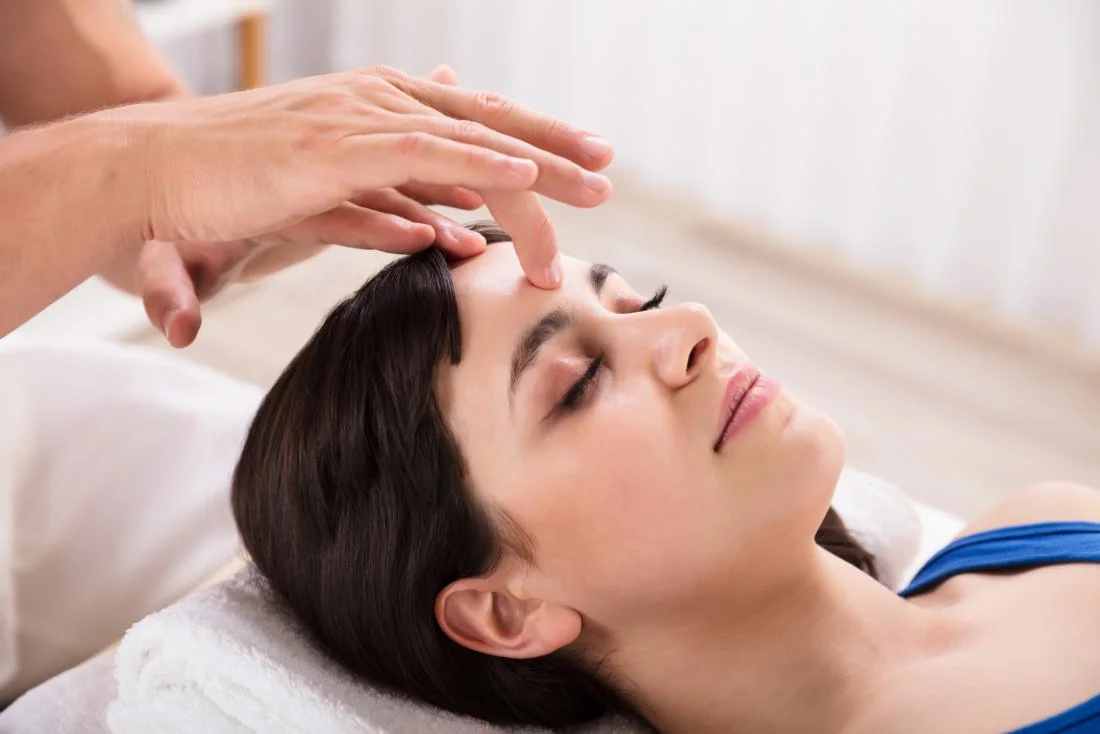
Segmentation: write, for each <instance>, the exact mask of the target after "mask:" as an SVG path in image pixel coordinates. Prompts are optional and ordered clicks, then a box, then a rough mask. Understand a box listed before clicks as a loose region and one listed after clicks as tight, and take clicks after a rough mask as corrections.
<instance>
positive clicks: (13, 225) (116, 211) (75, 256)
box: [0, 118, 145, 336]
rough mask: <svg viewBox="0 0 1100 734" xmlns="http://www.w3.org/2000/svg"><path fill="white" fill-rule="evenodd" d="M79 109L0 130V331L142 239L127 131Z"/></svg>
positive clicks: (137, 178)
mask: <svg viewBox="0 0 1100 734" xmlns="http://www.w3.org/2000/svg"><path fill="white" fill-rule="evenodd" d="M114 130H117V128H113V126H110V125H109V124H108V123H105V122H103V121H101V120H95V119H89V118H82V119H76V120H70V121H66V122H62V123H58V124H55V125H49V126H46V127H38V128H32V129H27V130H21V131H18V132H16V133H13V134H12V135H10V136H8V137H7V138H3V139H0V336H4V335H6V334H7V333H9V332H10V331H12V330H13V329H15V328H16V327H17V326H19V325H20V324H22V323H23V322H24V321H26V320H27V319H29V318H30V317H32V316H34V315H35V314H36V313H38V312H39V311H41V310H42V309H43V308H45V307H46V306H48V305H49V304H50V303H52V302H53V301H55V300H56V299H58V298H60V297H61V296H62V295H64V294H65V293H66V292H68V291H69V290H71V289H72V288H73V287H75V286H77V285H79V284H80V283H81V282H82V281H84V280H85V279H87V278H88V277H90V276H92V275H93V274H95V273H96V272H97V271H98V270H100V269H101V268H103V267H104V266H105V265H106V264H107V263H109V262H111V261H112V260H114V259H115V258H117V257H118V256H120V255H121V254H122V253H123V252H125V251H126V250H128V249H135V248H137V247H139V246H140V244H141V242H142V241H143V232H144V228H145V219H144V211H145V206H144V203H143V199H142V196H143V193H144V191H145V186H144V183H143V182H142V181H141V176H142V173H141V171H142V167H141V164H140V158H139V157H138V155H137V154H136V151H137V148H138V141H136V140H134V139H133V138H131V137H130V135H132V134H133V133H125V134H119V133H117V132H114Z"/></svg>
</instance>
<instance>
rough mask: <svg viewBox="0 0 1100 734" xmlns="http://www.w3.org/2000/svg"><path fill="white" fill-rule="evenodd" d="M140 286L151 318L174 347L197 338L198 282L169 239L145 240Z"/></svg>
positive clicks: (200, 319)
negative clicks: (188, 270) (192, 276)
mask: <svg viewBox="0 0 1100 734" xmlns="http://www.w3.org/2000/svg"><path fill="white" fill-rule="evenodd" d="M138 289H139V292H140V293H141V298H142V301H143V302H144V303H145V314H146V315H147V316H148V317H149V322H150V323H151V324H152V325H153V326H154V328H156V329H157V330H158V331H160V332H161V333H162V334H164V337H165V339H167V340H168V343H169V344H171V345H172V346H173V347H177V348H180V347H186V346H188V345H190V344H191V342H193V341H195V337H196V336H197V335H198V333H199V326H200V325H201V324H202V313H201V312H200V311H199V299H198V297H197V296H196V295H195V284H194V283H193V282H192V280H191V275H190V274H189V273H188V272H187V267H186V265H185V264H184V262H183V258H182V257H181V256H180V253H179V250H177V249H176V246H175V245H173V244H172V243H170V242H158V241H156V240H151V241H149V242H146V243H145V246H144V247H143V248H142V251H141V258H140V259H139V261H138Z"/></svg>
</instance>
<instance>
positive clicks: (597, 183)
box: [581, 171, 611, 194]
mask: <svg viewBox="0 0 1100 734" xmlns="http://www.w3.org/2000/svg"><path fill="white" fill-rule="evenodd" d="M581 175H582V177H583V178H584V185H585V186H587V187H588V190H589V191H594V192H596V193H597V194H602V193H605V192H607V191H610V190H611V181H610V180H609V179H608V178H607V176H601V175H600V174H598V173H592V171H584V172H583V173H582V174H581Z"/></svg>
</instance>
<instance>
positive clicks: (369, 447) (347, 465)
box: [232, 225, 874, 728]
mask: <svg viewBox="0 0 1100 734" xmlns="http://www.w3.org/2000/svg"><path fill="white" fill-rule="evenodd" d="M474 228H475V229H477V231H479V232H481V233H482V234H483V235H485V237H486V239H487V240H488V241H489V242H490V243H493V242H499V241H504V240H508V239H509V238H508V236H507V235H506V234H504V233H503V232H502V231H500V230H499V228H497V227H495V226H492V225H480V226H475V227H474ZM461 353H462V345H461V341H460V331H459V321H458V308H457V304H456V301H455V294H454V289H453V285H452V282H451V277H450V270H449V268H448V264H447V261H446V259H445V257H444V255H443V254H442V252H440V251H439V250H437V249H434V248H433V249H429V250H425V251H423V252H420V253H417V254H415V255H411V256H409V257H406V258H403V259H401V260H397V261H395V262H393V263H391V264H389V265H388V266H387V267H385V268H383V269H382V271H381V272H379V273H378V274H377V275H375V276H374V277H373V278H371V279H370V280H368V281H367V282H366V283H365V284H364V285H363V286H362V288H360V289H359V291H358V292H356V293H355V294H354V295H352V296H351V297H349V298H348V299H346V300H345V301H343V302H342V303H340V304H339V305H338V306H337V307H336V308H335V309H334V310H333V311H332V312H331V313H330V314H329V316H328V317H327V318H326V319H325V321H324V323H323V324H322V325H321V326H320V328H319V329H318V331H317V332H316V333H315V334H314V335H313V337H312V338H311V339H310V340H309V342H308V343H307V344H306V345H305V346H304V347H303V348H302V350H301V351H300V352H299V353H298V354H297V356H295V358H294V359H293V360H292V361H291V362H290V364H289V365H288V366H287V368H286V370H285V371H284V372H283V374H282V375H281V376H280V377H279V379H278V380H277V381H276V383H275V385H274V387H272V388H271V391H270V392H269V393H268V394H267V396H266V397H265V398H264V400H263V402H262V404H261V405H260V408H259V411H258V412H257V414H256V416H255V418H254V420H253V423H252V427H251V429H250V430H249V433H248V437H247V439H246V441H245V444H244V449H243V452H242V454H241V458H240V461H239V463H238V465H237V468H236V471H235V474H234V477H233V491H232V502H233V512H234V515H235V517H236V521H237V526H238V528H239V529H240V533H241V537H242V539H243V541H244V544H245V547H246V548H247V550H248V552H249V554H250V555H251V557H252V560H253V561H254V563H255V564H256V566H257V567H258V568H259V569H260V571H261V572H262V573H263V574H264V575H265V576H266V577H267V579H268V580H269V581H270V583H271V586H272V587H273V588H274V590H275V591H276V592H277V593H278V594H279V595H280V596H281V597H282V598H283V599H284V600H285V601H286V603H287V604H288V605H289V606H290V607H291V609H293V611H294V612H295V613H296V614H297V616H298V617H299V618H300V620H301V621H302V622H303V624H304V625H305V627H306V628H307V629H308V630H309V631H310V632H311V633H312V634H313V635H314V637H315V638H316V640H317V641H318V643H319V644H320V645H321V646H322V647H323V648H324V649H326V650H327V651H328V653H329V654H331V655H332V657H334V658H335V659H336V660H338V661H339V662H340V663H342V664H343V665H344V666H346V667H347V668H348V669H349V670H351V671H353V672H354V673H356V674H358V675H360V676H362V677H363V678H365V679H366V680H367V681H369V682H370V683H372V684H374V685H376V686H379V687H381V688H384V689H387V690H390V691H396V692H400V693H402V694H406V695H409V696H412V697H414V698H416V699H419V700H421V701H425V702H428V703H430V704H434V705H435V706H438V707H441V708H443V709H447V710H449V711H452V712H454V713H458V714H462V715H467V716H473V717H477V718H480V719H483V720H486V721H489V722H493V723H497V724H524V725H537V726H544V727H552V728H560V727H565V726H570V725H575V724H580V723H583V722H587V721H591V720H593V719H595V718H597V717H599V716H601V715H602V714H604V713H607V712H609V711H615V712H618V713H622V714H626V715H628V716H632V717H635V718H637V714H636V713H635V712H634V710H633V708H632V707H631V706H630V704H629V702H628V700H627V697H626V696H625V695H624V694H623V693H622V692H621V691H620V690H619V689H618V688H617V687H616V686H615V685H614V683H613V681H611V680H610V678H609V677H608V676H607V674H606V671H602V670H593V669H592V667H591V666H590V665H586V664H582V663H581V662H580V660H579V658H578V657H577V656H575V655H574V654H572V653H571V652H570V651H568V650H560V651H558V652H555V653H552V654H550V655H546V656H543V657H539V658H534V659H529V660H514V659H509V658H502V657H493V656H489V655H484V654H481V653H477V652H473V651H471V650H469V649H467V648H465V647H463V646H461V645H459V644H457V643H455V642H454V641H452V640H451V639H450V638H449V637H447V636H446V635H445V634H444V633H443V631H442V630H441V629H440V627H439V625H438V623H437V622H436V619H435V612H434V604H435V598H436V596H437V594H438V593H439V592H440V591H441V590H442V589H443V588H444V587H445V586H446V585H447V584H449V583H451V582H453V581H455V580H457V579H460V578H466V577H474V576H480V575H483V574H486V573H488V572H489V571H491V570H492V569H493V567H494V566H495V564H496V563H497V562H498V561H499V559H500V558H501V555H502V552H503V549H504V545H503V543H504V542H505V541H504V535H503V534H502V532H500V529H498V528H497V527H496V526H495V525H494V523H493V521H492V518H490V517H489V516H488V515H487V514H486V513H485V512H484V511H483V509H482V508H481V506H479V504H478V503H477V502H476V501H475V498H474V497H473V495H472V494H471V492H470V489H469V487H468V486H467V484H466V471H465V466H464V462H463V458H462V453H461V451H460V448H459V445H458V442H457V441H456V440H455V437H454V436H452V435H451V433H450V431H449V430H448V428H447V423H446V421H445V420H444V416H443V414H442V412H441V409H440V407H439V405H438V403H437V401H436V398H435V394H434V391H433V385H434V378H435V374H436V370H437V368H438V367H439V365H440V364H442V363H444V362H451V363H457V362H458V361H459V360H460V358H461ZM817 541H818V543H819V544H821V545H822V546H823V547H825V548H827V549H828V550H830V551H831V552H833V553H834V554H836V555H838V556H840V557H841V558H844V559H845V560H847V561H849V562H850V563H852V564H854V565H856V566H858V567H860V568H861V569H863V570H864V571H866V572H867V573H869V574H872V575H874V561H873V559H872V557H871V555H870V554H869V553H868V552H867V551H866V550H864V549H863V548H862V547H861V546H860V545H859V544H858V543H857V542H856V541H855V540H854V539H853V538H852V537H851V536H850V535H849V534H848V532H847V530H846V529H845V528H844V524H843V522H842V521H841V519H840V517H839V516H838V515H837V514H836V512H834V511H833V510H832V509H831V508H830V510H829V512H828V515H827V516H826V518H825V521H824V522H823V523H822V525H821V529H820V530H819V531H818V533H817Z"/></svg>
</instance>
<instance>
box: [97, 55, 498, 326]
mask: <svg viewBox="0 0 1100 734" xmlns="http://www.w3.org/2000/svg"><path fill="white" fill-rule="evenodd" d="M428 79H430V80H432V81H436V82H439V83H441V84H447V85H454V84H455V83H456V81H457V79H456V77H455V75H454V72H453V71H452V70H451V69H450V67H447V66H440V67H438V68H437V69H436V70H435V71H433V72H432V73H431V74H430V75H429V76H428ZM353 203H354V204H355V205H356V206H358V207H360V208H362V209H363V210H364V212H363V221H362V222H361V227H362V232H361V236H362V237H363V238H364V239H365V240H366V241H369V243H370V244H369V246H370V247H371V248H373V249H378V250H383V251H386V252H410V251H414V250H416V249H420V248H422V247H424V246H427V245H429V244H432V243H433V242H435V243H439V244H440V245H441V246H442V247H444V248H446V249H447V250H449V251H450V252H451V253H452V254H454V255H456V256H459V257H462V256H467V255H470V254H476V253H477V252H480V251H481V250H482V249H484V247H485V240H484V238H482V237H481V235H478V234H476V233H475V232H472V231H470V230H468V229H466V228H465V227H463V226H462V225H461V224H459V223H458V222H455V221H453V220H452V219H450V218H448V217H446V216H444V215H443V214H441V213H439V212H438V211H435V210H433V209H429V208H428V206H426V205H432V204H441V205H445V206H449V207H452V208H457V209H466V210H470V209H476V208H478V207H479V206H482V205H483V204H484V200H483V199H482V197H481V196H480V195H478V194H477V193H476V192H474V191H471V190H469V189H465V188H461V187H457V186H432V185H426V184H425V185H418V184H409V185H406V186H400V187H396V188H392V189H382V190H378V191H371V192H367V193H365V194H361V195H359V196H357V197H356V198H355V199H354V200H353ZM323 249H324V246H311V245H308V244H297V243H295V242H294V241H293V240H292V239H288V238H286V237H285V236H283V235H281V234H276V235H272V236H268V237H266V238H265V237H257V238H246V239H242V240H236V241H234V242H224V243H223V242H186V241H185V242H175V243H168V242H160V241H156V240H153V241H149V242H147V243H146V244H145V245H144V246H143V247H142V248H141V249H140V250H138V251H132V252H127V253H125V254H124V255H123V256H122V257H120V258H118V259H117V260H116V261H115V262H114V263H112V264H111V265H110V266H109V267H108V268H106V269H105V270H104V271H102V272H101V273H100V274H101V275H102V276H104V277H105V278H107V279H108V280H109V281H110V282H112V283H113V284H114V285H116V286H118V287H120V288H122V289H124V290H127V291H129V292H131V293H133V294H134V295H138V296H140V297H141V298H142V300H143V302H144V305H145V310H146V313H147V314H148V316H149V320H150V322H151V323H152V324H153V326H154V327H156V328H157V330H158V331H160V332H162V333H163V334H164V336H165V338H166V339H167V340H168V342H169V343H170V344H171V345H172V346H175V347H185V346H188V345H190V344H191V343H192V342H193V341H194V339H195V337H196V336H197V334H198V331H199V327H200V325H201V323H202V312H201V307H200V304H201V302H203V301H205V300H207V299H208V298H211V297H212V296H214V295H215V294H217V293H218V292H219V291H221V290H222V289H223V288H224V287H225V286H227V285H229V284H230V283H233V282H239V281H248V280H254V279H256V278H259V277H262V276H264V275H267V274H270V273H273V272H276V271H278V270H281V269H283V268H285V267H288V266H290V265H293V264H295V263H298V262H301V261H302V260H305V259H307V258H309V257H311V256H312V255H314V254H316V253H318V252H320V251H321V250H323Z"/></svg>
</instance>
